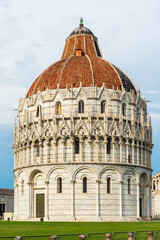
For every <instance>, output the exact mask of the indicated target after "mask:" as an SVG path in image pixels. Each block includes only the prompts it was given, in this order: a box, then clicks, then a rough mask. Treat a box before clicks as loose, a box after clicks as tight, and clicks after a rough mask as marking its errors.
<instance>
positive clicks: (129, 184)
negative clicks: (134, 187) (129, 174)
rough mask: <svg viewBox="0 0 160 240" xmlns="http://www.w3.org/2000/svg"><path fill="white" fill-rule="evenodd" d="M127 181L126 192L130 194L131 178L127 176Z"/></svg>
mask: <svg viewBox="0 0 160 240" xmlns="http://www.w3.org/2000/svg"><path fill="white" fill-rule="evenodd" d="M127 182H128V194H131V179H130V178H129V179H128V180H127Z"/></svg>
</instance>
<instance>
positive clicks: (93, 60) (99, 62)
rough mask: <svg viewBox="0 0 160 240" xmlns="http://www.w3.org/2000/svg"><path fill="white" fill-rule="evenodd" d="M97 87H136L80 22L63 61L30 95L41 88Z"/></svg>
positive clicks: (35, 84) (44, 74)
mask: <svg viewBox="0 0 160 240" xmlns="http://www.w3.org/2000/svg"><path fill="white" fill-rule="evenodd" d="M80 84H81V85H82V86H83V87H90V86H91V85H92V86H97V87H101V86H102V85H103V84H105V85H106V87H107V88H113V87H114V89H120V90H121V89H125V90H126V91H130V90H131V89H132V90H134V91H135V93H136V89H135V87H134V85H133V84H132V82H131V81H130V79H129V78H128V77H127V76H126V75H125V74H124V73H123V72H122V71H121V70H120V69H119V68H117V67H116V66H114V65H112V64H110V63H109V62H107V61H105V60H104V59H103V58H102V56H101V51H100V49H99V46H98V41H97V38H96V37H95V36H94V35H93V33H92V32H91V31H90V30H89V29H88V28H85V27H83V25H80V26H79V28H76V29H75V30H73V31H72V33H71V34H70V36H69V37H68V38H67V40H66V44H65V47H64V50H63V53H62V57H61V60H60V61H58V62H56V63H54V64H53V65H51V66H50V67H48V68H47V69H46V70H45V71H44V72H42V73H41V74H40V75H39V76H38V78H37V79H36V80H35V81H34V82H33V84H32V85H31V87H30V89H29V91H28V93H27V95H26V96H27V97H29V96H31V95H33V94H36V93H37V91H38V90H40V91H45V90H46V89H47V88H48V89H56V88H58V87H59V88H66V86H67V87H69V88H70V87H71V86H72V87H75V88H76V87H79V86H80Z"/></svg>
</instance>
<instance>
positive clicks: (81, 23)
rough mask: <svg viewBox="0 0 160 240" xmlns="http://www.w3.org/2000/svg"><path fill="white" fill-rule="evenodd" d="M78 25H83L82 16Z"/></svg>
mask: <svg viewBox="0 0 160 240" xmlns="http://www.w3.org/2000/svg"><path fill="white" fill-rule="evenodd" d="M79 26H80V27H83V18H82V17H81V18H80V25H79Z"/></svg>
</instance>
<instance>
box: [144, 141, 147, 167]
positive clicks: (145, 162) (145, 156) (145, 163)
mask: <svg viewBox="0 0 160 240" xmlns="http://www.w3.org/2000/svg"><path fill="white" fill-rule="evenodd" d="M144 165H145V166H147V148H146V146H145V147H144Z"/></svg>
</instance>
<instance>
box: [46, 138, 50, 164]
mask: <svg viewBox="0 0 160 240" xmlns="http://www.w3.org/2000/svg"><path fill="white" fill-rule="evenodd" d="M46 162H47V163H49V162H50V159H49V141H46Z"/></svg>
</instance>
